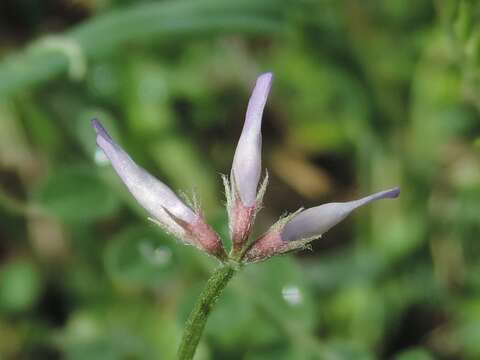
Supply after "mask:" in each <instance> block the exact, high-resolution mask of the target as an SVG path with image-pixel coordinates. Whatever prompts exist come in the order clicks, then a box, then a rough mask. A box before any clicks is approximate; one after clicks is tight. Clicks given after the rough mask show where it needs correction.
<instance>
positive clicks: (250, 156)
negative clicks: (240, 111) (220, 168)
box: [231, 73, 273, 207]
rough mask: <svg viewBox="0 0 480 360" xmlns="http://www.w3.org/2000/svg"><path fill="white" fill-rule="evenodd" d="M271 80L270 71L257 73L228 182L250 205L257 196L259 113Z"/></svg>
mask: <svg viewBox="0 0 480 360" xmlns="http://www.w3.org/2000/svg"><path fill="white" fill-rule="evenodd" d="M272 80H273V75H272V73H266V74H262V75H260V76H259V77H258V79H257V83H256V84H255V88H254V89H253V92H252V96H251V97H250V101H249V102H248V107H247V114H246V116H245V123H244V125H243V130H242V134H241V135H240V140H239V141H238V145H237V149H236V150H235V155H234V156H233V164H232V175H231V176H232V182H233V183H234V185H235V188H236V190H237V191H238V195H239V196H240V200H241V201H242V203H243V205H244V206H246V207H251V206H254V205H255V202H256V199H257V188H258V183H259V182H260V175H261V173H262V116H263V109H264V108H265V104H266V103H267V98H268V94H269V92H270V88H271V86H272Z"/></svg>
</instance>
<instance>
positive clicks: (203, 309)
mask: <svg viewBox="0 0 480 360" xmlns="http://www.w3.org/2000/svg"><path fill="white" fill-rule="evenodd" d="M235 271H236V270H235V269H234V268H233V267H232V266H230V265H224V266H222V267H220V268H218V269H217V270H215V272H214V273H213V275H212V276H211V277H210V279H208V281H207V285H206V286H205V288H204V289H203V291H202V293H201V294H200V298H199V299H198V301H197V303H196V304H195V306H194V307H193V310H192V312H191V313H190V315H189V316H188V319H187V322H186V324H185V329H184V332H183V337H182V340H181V342H180V346H179V348H178V360H190V359H193V356H194V355H195V350H196V349H197V346H198V342H199V341H200V338H201V336H202V333H203V329H204V328H205V324H206V323H207V319H208V316H209V315H210V311H212V308H213V306H214V305H215V303H216V302H217V300H218V298H219V297H220V295H221V293H222V291H223V289H225V287H226V286H227V284H228V282H229V281H230V279H231V278H232V276H233V274H234V273H235Z"/></svg>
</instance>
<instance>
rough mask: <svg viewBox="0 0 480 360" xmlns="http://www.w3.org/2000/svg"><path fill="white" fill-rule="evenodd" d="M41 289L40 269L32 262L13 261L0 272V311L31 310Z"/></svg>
mask: <svg viewBox="0 0 480 360" xmlns="http://www.w3.org/2000/svg"><path fill="white" fill-rule="evenodd" d="M41 288H42V284H41V278H40V275H39V273H38V269H37V268H36V267H35V265H34V264H33V263H32V262H31V261H28V260H15V261H11V262H10V263H8V264H7V265H5V266H4V267H3V268H2V269H1V270H0V309H1V310H5V311H8V312H17V311H24V310H28V309H30V308H31V307H32V306H33V305H35V303H36V301H37V300H38V297H39V296H40V293H41Z"/></svg>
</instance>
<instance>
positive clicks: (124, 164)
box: [92, 119, 226, 259]
mask: <svg viewBox="0 0 480 360" xmlns="http://www.w3.org/2000/svg"><path fill="white" fill-rule="evenodd" d="M92 125H93V128H94V129H95V131H96V133H97V145H98V146H99V147H100V148H101V149H102V150H103V152H104V153H105V155H106V156H107V157H108V159H109V160H110V162H111V163H112V166H113V168H114V169H115V171H116V172H117V174H118V176H120V178H121V179H122V181H123V183H124V184H125V185H126V186H127V188H128V190H130V192H131V193H132V195H133V196H134V197H135V199H136V200H137V201H138V203H139V204H140V205H142V206H143V207H144V208H145V210H147V211H148V212H149V213H150V214H151V215H152V216H153V219H154V221H155V222H156V223H157V224H158V225H160V226H161V227H163V228H164V229H165V230H166V231H167V232H169V233H171V234H173V235H175V236H176V237H177V238H179V239H181V240H182V241H184V242H185V243H187V244H191V245H194V246H197V247H198V248H200V249H202V250H204V251H206V252H207V253H209V254H211V255H214V256H217V257H218V258H220V259H224V258H226V254H225V250H224V248H223V245H222V242H221V240H220V237H219V236H218V235H217V233H216V232H215V231H214V230H213V229H212V228H211V227H210V226H209V225H208V224H207V223H206V222H205V219H204V217H203V215H202V212H201V210H200V209H198V208H196V209H192V208H190V207H189V206H187V205H186V204H184V203H183V201H181V200H180V199H179V198H178V196H177V195H176V194H175V193H174V192H173V191H172V190H171V189H170V188H169V187H168V186H167V185H165V184H164V183H162V182H161V181H159V180H157V179H156V178H155V177H153V176H152V175H151V174H149V173H148V172H147V171H145V170H144V169H142V168H141V167H140V166H138V165H137V164H136V163H135V162H134V161H133V160H132V159H131V158H130V156H129V155H128V154H127V153H126V152H125V151H124V150H123V149H122V148H121V147H120V145H118V144H117V143H116V142H115V141H114V140H113V139H112V138H111V137H110V135H109V134H108V132H107V131H106V130H105V128H104V127H103V126H102V124H101V123H100V122H99V121H98V120H97V119H93V120H92Z"/></svg>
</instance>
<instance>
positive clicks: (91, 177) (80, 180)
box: [35, 167, 120, 222]
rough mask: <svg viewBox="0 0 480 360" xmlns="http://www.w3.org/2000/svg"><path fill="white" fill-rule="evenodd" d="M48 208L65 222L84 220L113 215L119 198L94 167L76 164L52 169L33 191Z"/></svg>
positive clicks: (37, 198)
mask: <svg viewBox="0 0 480 360" xmlns="http://www.w3.org/2000/svg"><path fill="white" fill-rule="evenodd" d="M35 199H36V200H37V201H38V202H39V203H40V204H41V205H42V206H43V207H45V208H46V209H47V210H49V211H51V212H52V213H53V214H55V215H56V216H58V217H59V218H61V219H62V220H64V221H68V222H86V221H93V220H97V219H102V218H106V217H109V216H111V215H113V214H114V213H115V212H116V211H117V210H118V208H119V205H120V201H119V198H118V197H117V196H116V195H115V193H114V192H113V191H112V190H111V189H110V188H109V187H108V186H107V185H106V184H105V182H104V181H103V180H102V179H101V178H100V177H99V176H98V174H97V173H96V171H95V169H94V168H89V167H78V168H77V167H75V168H66V169H61V170H59V171H56V172H54V173H53V174H52V175H51V176H50V177H49V178H48V179H47V180H46V181H45V182H44V183H43V184H41V185H40V187H39V188H38V189H37V191H36V192H35Z"/></svg>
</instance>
